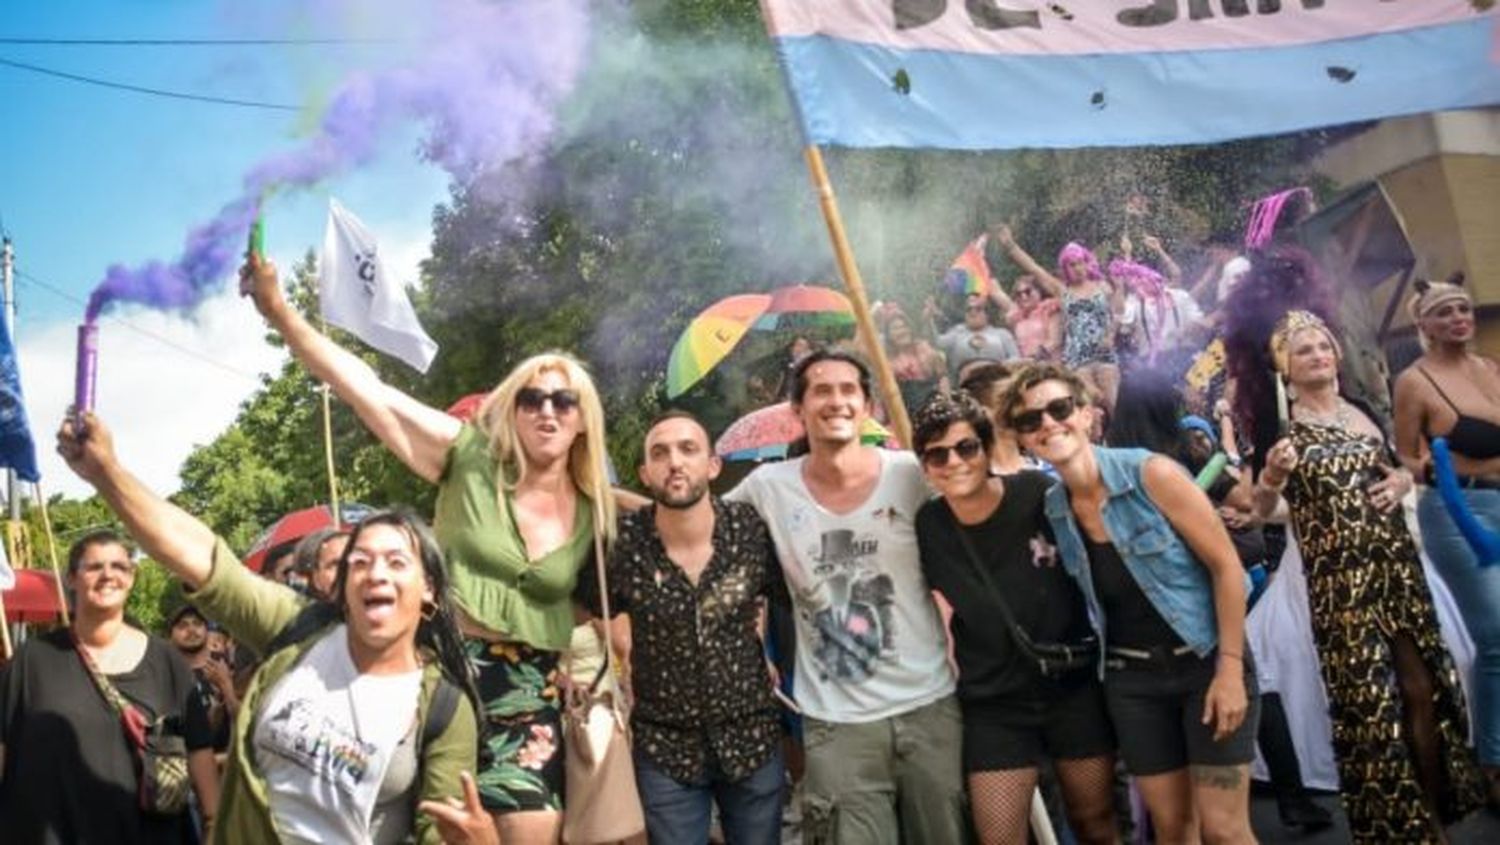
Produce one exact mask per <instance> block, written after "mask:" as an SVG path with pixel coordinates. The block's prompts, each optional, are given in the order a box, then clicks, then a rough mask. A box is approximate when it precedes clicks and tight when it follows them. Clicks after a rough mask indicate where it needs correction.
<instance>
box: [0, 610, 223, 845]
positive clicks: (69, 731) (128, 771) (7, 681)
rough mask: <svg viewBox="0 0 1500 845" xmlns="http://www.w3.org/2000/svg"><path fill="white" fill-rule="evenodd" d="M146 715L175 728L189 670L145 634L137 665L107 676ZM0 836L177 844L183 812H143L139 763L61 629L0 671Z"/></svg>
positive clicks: (40, 638) (31, 645)
mask: <svg viewBox="0 0 1500 845" xmlns="http://www.w3.org/2000/svg"><path fill="white" fill-rule="evenodd" d="M109 679H110V681H111V682H112V683H113V684H114V685H115V688H116V689H118V690H119V691H120V693H121V694H123V695H124V696H125V697H126V698H127V699H129V700H130V701H131V702H133V703H134V704H135V705H136V706H137V707H140V708H142V709H143V710H144V711H145V713H146V715H148V716H150V717H153V718H154V717H155V716H157V715H165V716H167V717H168V718H175V719H176V721H177V726H178V730H179V731H180V730H181V722H182V717H183V712H184V709H185V707H186V705H187V700H188V696H189V695H190V693H191V691H192V687H193V672H192V670H191V669H189V668H188V665H187V662H186V661H184V660H183V659H182V656H181V655H180V654H178V653H177V650H176V649H175V648H173V647H172V645H171V644H170V643H167V642H166V641H164V640H160V639H158V638H156V637H150V638H149V639H148V642H147V645H146V653H145V655H144V656H143V657H142V658H141V662H140V663H138V664H137V665H136V667H135V668H134V669H132V670H130V671H129V672H125V673H122V674H119V675H110V676H109ZM0 742H3V743H4V745H5V779H4V780H3V781H0V838H3V839H4V841H6V842H25V843H65V842H111V843H174V845H175V843H180V842H183V841H184V839H183V836H184V833H185V832H186V831H187V829H188V828H187V825H186V818H185V816H176V817H171V818H163V817H157V816H145V815H144V814H142V812H141V811H140V810H139V809H138V807H139V805H138V803H137V798H136V786H137V780H136V762H135V756H134V752H133V751H132V749H131V748H130V745H129V743H128V740H126V738H125V731H124V728H123V727H122V726H121V724H120V717H119V716H118V714H116V713H115V711H114V710H113V708H111V707H110V706H109V705H108V704H107V703H106V702H105V701H104V698H103V696H101V695H100V694H99V690H98V688H97V687H95V686H94V682H93V680H92V679H91V678H90V677H89V675H88V672H87V671H86V670H85V669H84V668H83V664H82V662H81V661H80V660H79V658H78V653H77V652H75V651H74V650H73V640H72V637H71V636H70V634H69V632H68V631H67V630H66V629H60V630H56V631H49V632H47V633H45V634H42V635H40V636H37V637H34V638H32V639H31V640H28V641H27V642H26V643H25V644H24V645H22V646H21V648H20V649H19V650H18V651H17V653H16V659H15V660H14V661H12V662H11V664H10V665H9V666H7V667H6V668H5V669H4V670H3V672H0Z"/></svg>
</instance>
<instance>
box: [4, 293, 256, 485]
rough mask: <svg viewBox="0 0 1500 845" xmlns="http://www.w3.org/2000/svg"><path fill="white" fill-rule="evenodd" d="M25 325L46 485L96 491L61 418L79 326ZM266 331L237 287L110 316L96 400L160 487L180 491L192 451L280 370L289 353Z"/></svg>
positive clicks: (123, 449)
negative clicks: (63, 454)
mask: <svg viewBox="0 0 1500 845" xmlns="http://www.w3.org/2000/svg"><path fill="white" fill-rule="evenodd" d="M16 333H17V340H18V344H19V349H18V358H19V361H20V367H21V382H22V390H23V391H24V394H25V396H26V409H27V412H28V413H29V414H30V420H31V431H32V435H33V437H34V438H35V439H36V446H37V459H38V462H39V464H40V469H41V473H42V489H43V491H44V492H45V493H46V494H47V495H49V496H50V495H52V494H53V493H58V492H61V493H63V494H65V495H67V496H69V497H83V496H87V495H89V494H90V493H92V492H93V491H92V489H91V488H90V487H89V486H88V485H87V484H86V483H84V482H83V481H82V480H80V479H79V478H78V477H77V476H75V475H74V474H73V473H72V471H70V470H69V469H68V468H67V465H66V464H64V463H63V462H62V459H61V458H60V457H58V455H57V452H56V448H55V447H56V440H55V435H56V431H57V426H58V424H59V423H60V421H61V420H62V415H63V413H64V411H65V410H66V409H67V407H68V406H69V405H70V404H72V402H73V371H74V359H75V357H76V354H77V337H78V335H77V326H76V325H68V324H63V323H54V324H49V325H44V326H40V327H32V328H28V327H27V326H25V325H21V326H19V327H18V328H17V332H16ZM265 334H266V328H265V323H264V322H263V321H262V320H261V318H260V315H259V314H257V313H256V311H255V309H254V308H253V307H252V306H251V305H250V303H249V302H248V301H247V300H242V299H240V297H239V295H238V293H237V292H236V291H234V290H232V289H230V290H226V291H225V292H224V293H222V294H219V295H217V296H215V297H213V298H212V299H209V300H207V301H205V302H204V303H203V305H202V306H201V307H200V308H199V309H198V310H197V311H196V312H195V313H194V314H193V315H192V316H191V317H183V316H180V315H177V314H168V313H163V312H159V311H149V310H144V309H135V308H131V309H121V310H119V311H117V312H113V313H111V314H107V315H106V316H105V317H103V318H102V319H101V321H100V331H99V375H98V396H97V399H96V404H97V412H98V414H99V416H100V418H101V419H103V420H104V422H105V423H106V424H108V425H109V427H110V429H111V430H112V431H113V432H114V435H115V446H116V449H117V451H118V452H119V455H120V459H121V462H122V463H124V464H125V465H126V466H127V467H129V468H130V469H131V470H132V471H133V472H134V473H135V474H136V475H137V476H138V477H140V478H141V480H142V481H144V482H145V483H146V485H147V486H148V487H150V488H151V489H152V490H154V491H156V492H158V493H161V494H169V493H172V492H174V491H176V490H177V489H178V487H180V486H181V482H180V480H179V479H178V471H179V470H180V469H181V467H182V462H183V460H184V459H185V458H186V457H187V456H188V453H189V452H191V451H192V450H193V448H194V447H195V446H197V445H201V444H204V443H207V442H209V441H211V440H213V439H214V438H215V437H217V436H218V435H219V434H220V433H221V432H222V431H223V430H224V429H225V428H226V427H228V425H229V424H230V422H232V421H233V420H234V418H235V415H236V414H237V413H238V411H239V405H240V403H241V402H242V401H243V400H244V399H245V398H246V397H248V396H249V395H250V394H251V393H252V392H253V391H254V390H255V389H256V388H257V387H258V386H259V380H258V374H260V373H263V372H274V371H275V370H276V369H277V368H279V367H280V364H281V362H282V361H283V360H284V359H285V353H283V352H282V351H281V350H278V349H276V348H274V347H272V346H270V345H269V344H267V343H266V342H265Z"/></svg>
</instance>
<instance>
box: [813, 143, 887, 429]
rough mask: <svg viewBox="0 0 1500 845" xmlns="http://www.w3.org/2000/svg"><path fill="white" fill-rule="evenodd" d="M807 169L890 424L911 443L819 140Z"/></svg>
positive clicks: (814, 145)
mask: <svg viewBox="0 0 1500 845" xmlns="http://www.w3.org/2000/svg"><path fill="white" fill-rule="evenodd" d="M804 155H805V157H806V158H807V169H808V172H809V173H810V174H811V176H812V182H813V190H815V191H817V193H818V205H819V207H821V208H822V210H823V222H825V223H827V224H828V238H829V240H831V241H832V242H833V255H834V259H835V260H836V261H837V262H838V266H839V275H840V276H842V277H843V279H844V287H845V288H847V289H848V290H849V300H850V302H851V303H852V304H853V305H854V321H855V324H856V325H858V326H859V332H860V334H861V335H863V336H864V339H865V354H866V355H867V356H868V357H869V359H870V363H871V364H872V365H874V368H875V376H876V380H877V381H878V382H879V384H880V393H881V395H882V396H884V397H885V408H886V412H887V413H888V414H890V417H891V427H892V428H893V429H894V430H895V434H896V439H897V440H898V441H900V443H901V445H902V446H910V445H911V418H910V417H908V416H907V414H906V404H905V403H904V402H902V401H901V387H900V386H899V385H897V384H896V374H895V373H894V372H893V371H892V370H891V362H890V361H889V360H887V358H886V357H885V349H884V347H883V346H882V344H881V343H880V334H879V333H878V332H877V331H876V330H875V319H874V318H873V317H872V316H871V314H870V299H869V297H868V296H866V295H865V283H864V280H863V279H861V278H860V275H859V265H857V264H856V263H855V262H854V251H853V249H851V248H850V246H849V236H848V235H847V234H846V233H845V232H844V221H843V218H842V217H840V216H839V204H838V199H837V198H836V197H835V196H834V194H833V185H832V184H831V183H830V182H829V181H828V169H827V168H826V167H824V165H823V151H822V150H820V149H818V145H817V144H808V145H807V149H806V150H805V151H804Z"/></svg>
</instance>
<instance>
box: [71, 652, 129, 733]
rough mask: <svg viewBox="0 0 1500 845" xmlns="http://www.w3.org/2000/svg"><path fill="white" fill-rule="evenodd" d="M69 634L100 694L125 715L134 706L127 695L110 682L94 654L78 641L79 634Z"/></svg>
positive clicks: (114, 708) (80, 660)
mask: <svg viewBox="0 0 1500 845" xmlns="http://www.w3.org/2000/svg"><path fill="white" fill-rule="evenodd" d="M68 636H69V638H70V639H72V640H73V651H75V652H77V654H78V660H79V662H81V663H82V664H83V670H84V671H85V672H87V673H88V676H89V679H90V680H92V681H93V682H94V688H95V689H97V690H99V694H100V695H101V696H103V697H104V700H105V702H107V703H108V704H109V706H110V708H111V709H113V710H114V711H115V712H116V713H118V714H120V715H121V716H123V715H125V711H126V710H127V709H129V708H130V707H131V706H132V705H131V704H130V702H129V701H126V700H125V696H124V695H122V694H121V693H120V691H119V690H117V689H115V685H114V684H112V683H110V682H109V678H107V677H105V675H104V673H103V672H101V671H99V664H97V663H95V662H94V657H93V655H91V654H89V653H88V649H85V648H84V647H83V643H81V642H79V641H78V635H77V634H76V633H73V632H72V631H69V632H68Z"/></svg>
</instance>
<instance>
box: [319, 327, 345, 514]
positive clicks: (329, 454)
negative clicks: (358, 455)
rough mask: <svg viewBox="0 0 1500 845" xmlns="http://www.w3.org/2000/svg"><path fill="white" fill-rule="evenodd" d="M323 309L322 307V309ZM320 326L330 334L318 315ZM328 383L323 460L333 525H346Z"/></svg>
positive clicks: (325, 385)
mask: <svg viewBox="0 0 1500 845" xmlns="http://www.w3.org/2000/svg"><path fill="white" fill-rule="evenodd" d="M320 311H321V309H320ZM318 324H319V328H321V329H322V331H323V334H325V335H326V334H328V323H327V322H326V321H324V320H323V316H322V314H321V313H319V315H318ZM330 394H331V391H330V390H329V389H328V385H327V384H326V383H325V384H324V385H323V460H324V462H325V463H326V464H327V466H328V507H329V513H330V514H332V515H333V527H334V528H342V527H343V526H344V515H343V513H342V512H340V511H339V479H338V475H337V474H336V472H335V471H334V468H333V397H332V396H331V395H330Z"/></svg>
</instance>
